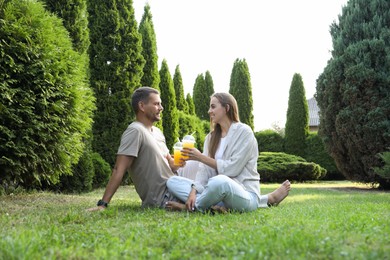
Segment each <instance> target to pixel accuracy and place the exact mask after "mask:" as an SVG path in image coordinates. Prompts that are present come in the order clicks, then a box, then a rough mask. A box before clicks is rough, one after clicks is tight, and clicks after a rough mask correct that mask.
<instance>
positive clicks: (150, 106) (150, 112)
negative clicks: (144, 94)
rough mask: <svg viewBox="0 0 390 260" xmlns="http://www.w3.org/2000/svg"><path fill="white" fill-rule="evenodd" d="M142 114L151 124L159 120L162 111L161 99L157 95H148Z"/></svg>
mask: <svg viewBox="0 0 390 260" xmlns="http://www.w3.org/2000/svg"><path fill="white" fill-rule="evenodd" d="M143 108H144V113H145V116H146V118H147V119H149V120H150V121H151V122H152V123H154V122H157V121H160V120H161V111H163V109H164V108H163V107H162V105H161V98H160V95H158V94H154V93H152V94H150V95H149V101H148V102H147V103H144V104H143Z"/></svg>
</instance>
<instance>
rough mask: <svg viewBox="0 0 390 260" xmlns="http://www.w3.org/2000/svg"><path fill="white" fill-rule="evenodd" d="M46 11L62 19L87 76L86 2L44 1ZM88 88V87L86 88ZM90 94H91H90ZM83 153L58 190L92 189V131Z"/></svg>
mask: <svg viewBox="0 0 390 260" xmlns="http://www.w3.org/2000/svg"><path fill="white" fill-rule="evenodd" d="M45 3H46V9H48V10H50V11H51V12H53V13H54V14H56V15H57V16H58V17H60V18H61V19H62V22H63V24H64V26H65V28H66V29H67V30H68V32H69V35H70V37H71V39H72V43H73V49H74V50H76V51H77V52H79V53H80V54H81V55H82V57H83V60H84V67H85V72H84V73H85V76H86V78H87V76H88V74H89V72H88V71H89V58H88V52H87V51H88V48H89V45H90V41H89V29H88V13H87V1H86V0H70V1H69V0H45ZM88 87H89V86H88ZM91 93H92V92H91ZM84 143H85V146H84V152H83V155H82V156H81V157H80V160H79V162H78V163H77V164H75V165H73V170H72V172H73V173H72V175H69V176H68V175H64V176H61V178H60V182H61V184H60V185H59V188H60V189H62V190H71V191H77V192H81V191H88V190H90V189H91V188H92V185H91V183H92V178H93V175H94V168H93V163H92V155H91V154H92V131H90V130H89V131H88V136H85V137H84Z"/></svg>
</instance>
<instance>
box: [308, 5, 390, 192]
mask: <svg viewBox="0 0 390 260" xmlns="http://www.w3.org/2000/svg"><path fill="white" fill-rule="evenodd" d="M389 10H390V2H389V1H388V0H370V1H367V0H350V1H348V3H347V5H346V6H345V7H344V8H343V9H342V14H341V15H340V16H339V22H338V23H336V22H335V23H333V24H332V25H331V27H330V34H331V36H332V41H333V51H332V57H331V59H330V60H329V61H328V64H327V66H326V67H325V69H324V71H323V73H322V74H321V75H320V76H319V78H318V80H317V93H316V99H317V103H318V106H319V108H320V128H319V134H320V135H321V136H322V137H323V139H324V141H325V145H326V147H327V149H328V151H329V153H330V154H331V156H332V157H333V158H334V159H335V162H336V164H337V167H338V169H339V170H340V171H341V172H342V173H343V174H344V176H345V177H347V178H348V179H350V180H354V181H362V182H370V183H380V185H381V186H382V187H383V188H390V180H388V179H385V178H383V177H382V176H379V175H377V174H375V172H374V168H375V167H380V166H382V164H383V162H382V160H381V158H380V157H378V154H379V153H383V152H385V151H387V150H388V149H389V147H390V88H389V86H390V36H389V35H390V34H389V32H390V12H389Z"/></svg>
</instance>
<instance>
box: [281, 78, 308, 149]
mask: <svg viewBox="0 0 390 260" xmlns="http://www.w3.org/2000/svg"><path fill="white" fill-rule="evenodd" d="M308 134H309V109H308V105H307V100H306V94H305V88H304V86H303V81H302V77H301V75H300V74H298V73H295V74H294V77H293V79H292V82H291V86H290V93H289V98H288V108H287V120H286V129H285V138H284V140H285V151H286V152H287V153H290V154H294V155H298V156H304V155H305V147H306V145H305V143H306V142H305V141H306V137H307V136H308Z"/></svg>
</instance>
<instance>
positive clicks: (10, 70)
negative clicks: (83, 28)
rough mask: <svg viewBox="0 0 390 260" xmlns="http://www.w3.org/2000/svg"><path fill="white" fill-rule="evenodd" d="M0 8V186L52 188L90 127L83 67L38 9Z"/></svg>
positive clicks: (35, 4) (28, 4)
mask: <svg viewBox="0 0 390 260" xmlns="http://www.w3.org/2000/svg"><path fill="white" fill-rule="evenodd" d="M0 5H1V8H0V21H1V22H0V23H1V26H0V35H1V41H0V50H1V51H0V68H1V70H0V79H1V80H0V93H1V94H0V143H1V145H0V176H1V178H0V184H4V182H5V183H8V185H14V184H16V185H21V186H24V187H26V188H34V187H38V186H41V185H43V184H45V185H51V184H56V183H57V182H58V181H59V176H61V175H69V174H71V173H72V171H71V170H72V168H71V166H72V165H74V164H75V163H77V162H78V160H79V158H80V156H81V154H82V153H83V150H84V143H83V141H82V139H83V138H84V137H85V136H87V132H88V129H90V127H91V124H92V111H93V100H92V91H91V90H90V89H89V88H88V78H87V76H86V73H85V71H86V66H85V62H84V60H83V58H82V55H80V53H78V52H76V51H74V49H73V46H72V41H71V39H70V37H69V33H68V31H67V30H66V29H65V27H64V26H63V24H62V21H61V20H60V19H58V18H57V17H55V16H54V15H48V12H47V11H45V9H44V7H43V6H42V3H41V2H39V1H16V0H11V1H6V2H4V1H3V2H2V3H1V4H0Z"/></svg>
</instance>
